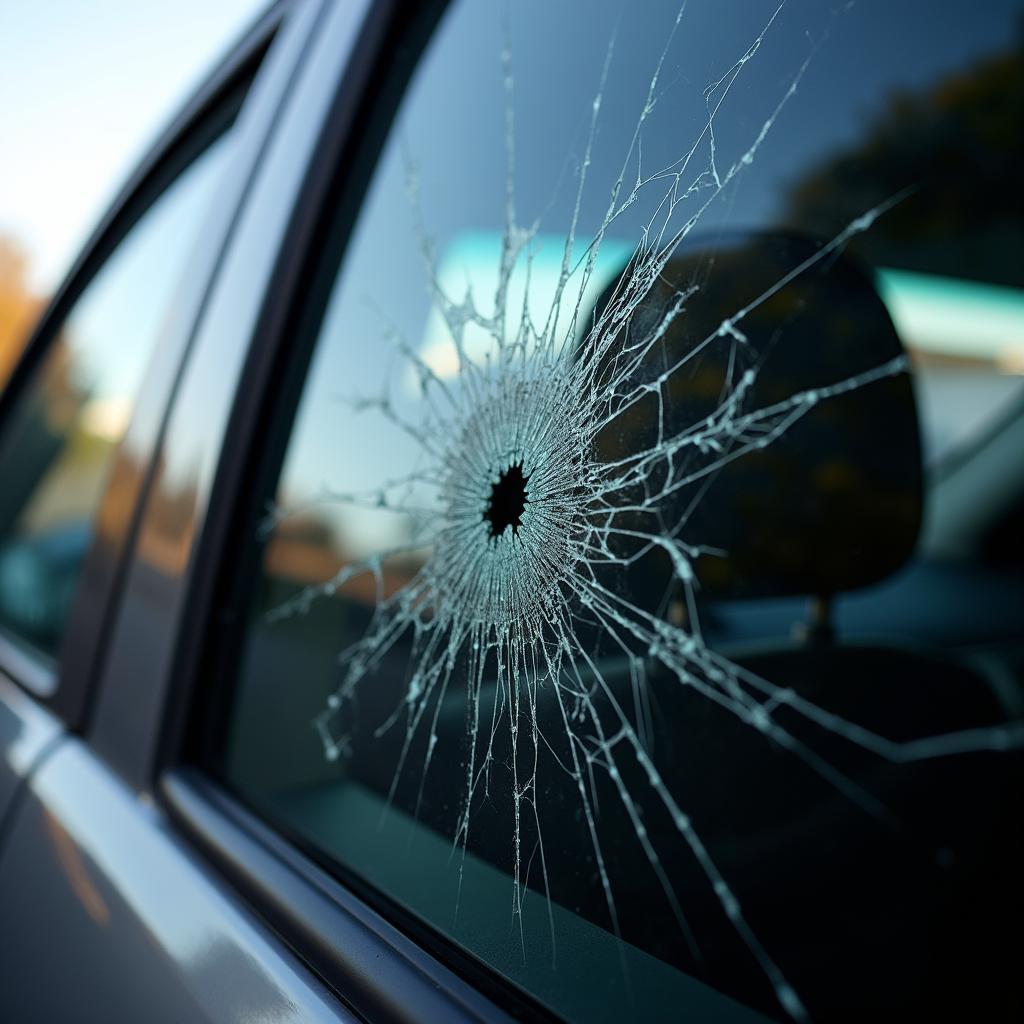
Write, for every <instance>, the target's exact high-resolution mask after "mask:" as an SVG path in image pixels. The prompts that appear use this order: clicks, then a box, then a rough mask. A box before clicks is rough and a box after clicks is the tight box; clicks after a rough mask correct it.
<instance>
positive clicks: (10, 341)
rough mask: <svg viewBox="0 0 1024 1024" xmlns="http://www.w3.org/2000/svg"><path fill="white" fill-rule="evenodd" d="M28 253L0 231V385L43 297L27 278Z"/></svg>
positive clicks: (19, 350) (36, 313)
mask: <svg viewBox="0 0 1024 1024" xmlns="http://www.w3.org/2000/svg"><path fill="white" fill-rule="evenodd" d="M27 270H28V256H27V254H26V253H25V251H24V249H22V248H21V246H20V245H18V243H17V242H15V241H14V240H13V239H12V238H8V237H7V236H5V235H0V388H2V387H3V386H4V384H6V383H7V378H8V377H9V376H10V373H11V370H12V369H13V367H14V363H15V362H16V360H17V358H18V356H19V355H20V354H21V349H22V346H23V345H24V343H25V339H26V336H27V334H28V332H29V330H30V329H31V327H32V324H33V323H34V322H35V319H36V317H37V316H38V315H39V312H40V309H41V307H42V301H41V300H40V299H39V298H38V297H37V296H35V295H33V294H32V291H31V289H30V288H29V286H28V281H27V280H26V276H27V274H26V272H27Z"/></svg>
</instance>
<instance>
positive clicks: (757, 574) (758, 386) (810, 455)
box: [595, 233, 923, 598]
mask: <svg viewBox="0 0 1024 1024" xmlns="http://www.w3.org/2000/svg"><path fill="white" fill-rule="evenodd" d="M819 256H820V258H816V257H819ZM801 267H803V268H804V269H802V270H800V271H799V272H797V273H794V272H795V271H797V270H798V269H799V268H801ZM623 273H624V274H625V273H628V270H627V271H624V272H623ZM790 275H792V276H790ZM620 277H621V275H620ZM617 283H618V280H616V281H613V282H612V284H611V285H610V286H609V288H607V289H606V290H605V292H604V294H603V295H602V296H601V298H600V299H599V300H598V303H597V307H596V309H595V314H597V315H600V312H601V310H602V309H603V308H604V306H605V304H606V303H607V302H608V301H609V298H610V296H611V295H612V293H613V291H614V289H615V287H616V284H617ZM780 283H781V284H780ZM694 287H695V288H696V290H695V291H694V292H693V294H692V296H691V297H690V298H689V299H688V300H687V302H686V306H685V311H684V312H683V313H682V314H681V315H680V316H678V317H676V318H675V320H674V321H673V322H672V324H671V326H670V328H669V330H668V331H667V333H666V335H665V338H664V341H663V342H662V343H659V345H658V346H656V347H655V348H654V349H652V350H651V352H650V353H648V355H647V356H646V359H645V364H644V365H643V366H641V367H639V368H638V369H637V371H636V375H637V377H638V378H639V377H640V376H644V375H649V377H650V379H652V380H653V379H654V378H655V377H656V375H657V374H659V373H661V372H663V371H664V369H665V368H666V367H672V366H675V365H677V364H678V363H679V362H680V360H681V359H682V358H683V357H684V356H685V355H686V354H687V353H691V354H692V355H691V358H690V359H688V360H687V361H686V362H684V363H683V364H682V366H681V367H680V368H679V369H677V370H676V371H675V372H674V373H673V374H672V375H671V377H670V378H669V379H668V381H667V383H666V384H665V385H664V387H663V389H662V395H663V397H664V398H665V399H666V400H667V401H666V402H665V413H664V415H665V419H666V423H665V435H664V436H665V437H673V436H677V435H678V434H679V433H680V432H682V431H684V430H686V429H688V428H690V427H692V426H693V425H694V424H698V423H700V422H701V421H702V420H703V419H704V418H705V417H707V416H709V415H711V414H714V413H715V411H716V410H717V409H719V408H720V407H721V406H722V403H723V401H724V400H725V399H726V398H727V397H728V396H729V395H730V393H732V392H733V391H734V390H735V387H736V382H737V381H738V379H739V377H740V375H742V373H743V372H744V371H745V370H748V369H749V370H752V371H753V384H752V385H751V387H750V388H749V390H748V391H746V392H745V393H744V394H743V397H742V404H741V405H739V406H738V409H737V411H736V415H738V416H742V415H744V414H747V413H751V412H755V411H757V410H766V409H769V408H770V407H772V406H774V405H776V403H786V402H788V401H789V400H791V399H792V398H793V397H794V396H797V395H800V394H801V393H807V392H817V393H818V395H819V397H818V400H817V401H816V402H813V403H809V404H808V406H807V408H806V411H804V412H803V413H802V415H800V416H799V417H796V418H794V419H793V421H792V422H789V423H784V424H783V425H782V427H781V428H780V429H778V430H773V429H768V430H767V431H766V435H765V436H766V437H767V443H766V444H765V446H764V447H763V448H760V449H758V448H751V450H747V451H741V450H742V449H745V448H747V447H748V444H749V440H750V437H751V436H752V435H751V434H750V432H749V431H748V432H746V434H745V435H743V436H741V437H739V438H737V439H735V440H733V441H731V442H730V444H729V445H727V447H726V449H725V451H716V450H710V451H707V452H701V451H700V450H699V449H698V448H694V449H693V450H692V452H691V453H690V454H688V455H687V458H688V460H689V461H688V463H687V470H688V472H690V473H691V474H692V473H693V472H694V471H695V470H700V469H703V468H706V469H708V470H709V472H708V473H707V474H706V475H705V476H699V477H698V479H697V480H696V481H695V482H694V483H693V484H692V485H689V486H687V487H685V488H683V489H681V491H680V492H678V493H677V494H675V495H673V496H672V498H671V499H670V500H671V503H672V504H673V506H674V507H673V508H664V509H662V510H661V515H660V519H661V521H662V523H663V524H664V525H665V528H666V529H669V528H672V526H673V524H677V523H680V522H682V523H683V526H682V528H681V529H680V532H679V534H678V535H679V536H680V537H681V538H682V539H683V540H685V541H687V542H688V543H690V544H694V545H706V546H708V547H712V548H716V549H719V550H720V552H721V554H705V555H702V556H701V557H700V558H699V559H698V560H697V562H696V565H695V568H696V574H697V578H698V580H699V582H700V585H701V589H702V591H703V592H704V593H705V594H706V595H707V596H711V597H716V598H717V597H765V596H781V595H788V594H815V595H822V596H825V595H831V594H835V593H837V592H840V591H845V590H850V589H853V588H855V587H862V586H865V585H867V584H870V583H874V582H876V581H879V580H882V579H884V578H885V577H887V576H889V575H890V574H891V573H893V572H894V571H895V570H896V569H898V568H899V567H900V566H901V565H902V564H903V563H904V562H905V561H906V559H907V558H908V557H909V555H910V554H911V552H912V551H913V548H914V545H915V542H916V538H917V534H918V529H919V527H920V522H921V514H922V498H923V488H922V467H921V447H920V439H919V435H918V423H917V413H916V406H915V402H914V394H913V388H912V383H911V378H910V373H909V367H907V368H903V369H900V370H899V372H889V373H886V374H882V375H879V376H878V378H877V379H870V378H871V377H872V372H873V371H876V370H879V368H882V367H886V366H889V367H890V368H891V367H892V364H893V362H894V361H899V360H900V359H901V357H902V356H903V355H904V350H903V346H902V344H901V342H900V339H899V337H898V336H897V334H896V331H895V328H894V327H893V323H892V320H891V319H890V317H889V314H888V311H887V310H886V308H885V305H884V304H883V302H882V300H881V298H880V297H879V295H878V292H877V291H876V289H875V287H874V284H873V282H872V279H871V277H870V276H869V273H868V272H867V271H865V270H864V269H862V268H861V267H860V265H859V264H857V263H856V262H855V261H854V260H853V259H852V258H851V257H849V256H846V255H842V254H840V253H837V252H832V253H828V254H826V255H821V243H819V242H816V241H813V240H811V239H808V238H804V237H799V236H794V235H777V234H756V233H743V234H740V233H736V234H727V235H716V236H715V237H714V238H713V240H707V239H705V240H704V241H703V242H701V241H699V240H688V241H687V243H686V244H685V246H684V247H683V248H681V249H680V251H679V253H678V254H677V255H676V256H675V257H674V258H673V259H672V260H671V261H670V263H669V264H668V266H667V267H666V269H665V272H664V273H663V274H662V276H661V279H660V280H659V282H658V283H657V284H656V285H655V286H654V287H653V288H652V289H651V291H650V292H649V293H648V295H647V296H646V298H645V300H644V304H643V307H642V308H641V309H638V310H637V312H636V313H635V314H634V317H633V323H632V324H631V326H629V327H627V328H625V330H624V332H623V334H624V335H625V334H626V332H629V331H640V330H643V329H644V327H643V326H642V325H643V324H644V323H646V324H648V325H649V324H650V323H651V322H652V318H657V317H658V316H659V315H660V311H661V310H663V309H667V308H669V306H670V304H671V303H672V302H674V301H677V297H678V295H679V294H680V293H683V292H686V291H687V290H688V289H691V288H694ZM762 297H763V299H762V301H759V302H757V300H758V299H759V298H762ZM753 303H756V304H755V305H754V306H753V308H752V309H750V311H749V312H748V313H746V314H745V315H744V316H743V317H742V318H740V319H738V320H736V322H735V324H734V330H733V331H729V330H721V331H720V330H719V329H720V327H721V325H722V324H723V322H725V321H727V320H729V319H731V318H733V317H735V316H736V314H737V313H738V312H739V311H740V310H743V309H745V308H746V307H748V306H750V305H751V304H753ZM716 332H717V333H716ZM709 337H713V340H712V341H711V342H709V343H707V344H705V345H704V346H703V347H702V348H700V347H699V346H701V344H702V343H703V342H705V339H708V338H709ZM626 340H627V339H626V338H625V337H624V338H623V343H625V342H626ZM858 378H860V379H861V380H860V382H859V383H858V382H857V381H858ZM865 381H869V382H865ZM844 384H845V385H847V389H846V390H844V389H843V385H844ZM854 385H856V386H854ZM657 418H658V403H657V401H656V400H653V399H652V400H650V401H647V400H645V402H644V403H642V404H641V406H638V407H637V408H636V410H633V411H632V412H630V413H629V414H627V415H624V416H621V417H619V419H617V420H616V421H614V422H613V423H612V424H610V426H609V427H607V428H606V429H605V430H604V432H603V433H601V434H600V435H599V436H598V439H597V449H598V455H599V457H600V458H601V459H603V460H607V461H611V460H615V459H620V458H623V457H624V456H627V455H628V454H629V453H630V452H636V451H638V450H640V449H641V446H642V447H650V446H652V445H654V444H656V443H657V438H658V434H657ZM765 422H776V421H775V420H772V419H771V418H768V419H766V421H765ZM726 456H729V457H726ZM647 529H650V527H649V526H648V527H647ZM661 561H662V562H664V559H661ZM665 568H666V567H665V566H664V565H663V566H662V567H661V568H660V569H658V568H655V567H652V566H648V567H647V568H646V569H644V568H639V569H638V573H637V575H636V576H635V577H634V580H633V582H632V586H633V587H634V588H636V587H642V588H643V589H644V590H645V591H647V592H648V594H650V591H651V588H652V587H653V588H655V589H661V590H662V591H664V589H665V587H666V586H668V581H667V578H668V577H671V572H668V573H666V572H665ZM652 573H653V574H654V575H653V576H652V575H651V574H652ZM651 596H653V595H651ZM662 596H663V595H662Z"/></svg>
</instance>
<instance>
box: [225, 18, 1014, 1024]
mask: <svg viewBox="0 0 1024 1024" xmlns="http://www.w3.org/2000/svg"><path fill="white" fill-rule="evenodd" d="M941 6H942V13H941V16H938V14H937V12H936V9H935V5H934V4H932V3H930V2H926V0H907V2H905V3H902V4H898V5H892V4H882V3H874V2H866V3H858V4H852V5H835V4H821V3H818V2H816V0H794V2H791V3H787V4H785V5H784V6H782V7H778V5H777V4H775V3H770V4H767V5H766V4H761V3H748V2H739V0H736V2H733V0H729V2H720V0H690V2H689V3H681V2H680V0H656V2H655V0H652V2H651V3H649V4H644V5H643V16H642V17H640V16H634V14H633V12H632V11H631V9H630V7H629V5H628V4H626V5H621V4H617V3H613V4H592V3H589V2H585V0H570V2H565V3H558V4H551V3H547V2H541V0H524V2H522V3H516V4H511V5H507V4H501V3H491V2H489V0H460V2H456V3H454V4H452V5H451V6H450V8H448V9H447V10H446V12H445V14H444V16H443V17H442V18H441V20H440V22H439V24H438V27H437V28H436V31H435V32H434V34H433V36H432V38H431V39H430V41H429V42H428V44H427V45H426V48H425V50H424V51H423V53H422V56H421V58H420V60H419V62H418V63H417V65H416V67H415V70H414V73H413V75H412V77H411V79H410V83H409V85H408V87H407V90H406V93H405V98H404V100H403V102H402V104H401V106H400V107H399V110H398V113H397V115H396V117H395V119H394V122H393V124H392V126H391V130H390V134H389V135H388V136H387V138H386V140H385V142H384V144H383V148H382V151H381V155H380V157H379V161H378V162H377V164H376V169H375V171H374V173H373V174H372V176H371V179H370V183H369V187H368V191H367V194H366V198H365V201H364V204H363V207H362V210H361V213H360V217H359V219H358V221H357V223H356V225H355V227H354V230H353V231H352V233H351V235H350V236H349V237H348V239H347V244H346V247H345V249H344V251H343V252H341V251H338V250H333V251H328V252H327V253H326V254H323V255H322V259H323V264H322V266H321V268H320V269H321V270H322V271H323V272H324V275H323V276H324V277H325V278H326V279H328V280H330V281H332V284H331V286H330V289H329V294H327V295H326V296H325V297H323V298H317V295H318V294H319V293H318V292H316V290H315V289H314V290H313V292H312V294H311V296H310V298H309V302H308V304H307V306H306V308H305V310H304V315H305V316H306V317H307V320H308V322H309V323H310V324H311V325H312V326H310V327H309V328H308V329H306V330H300V331H298V332H297V335H292V336H290V337H289V338H288V350H289V353H290V356H289V358H293V359H294V360H295V363H293V365H292V366H291V367H290V368H289V373H287V374H284V375H282V378H281V380H280V381H279V382H276V386H275V389H274V395H273V396H272V397H271V398H270V402H271V403H272V406H273V408H272V411H271V412H270V413H269V414H268V415H269V419H268V422H269V424H270V426H269V428H268V431H269V433H268V436H269V439H270V440H269V442H268V443H267V444H265V445H261V446H260V451H259V452H257V453H254V458H256V459H257V460H259V462H260V463H261V467H260V470H259V472H256V473H254V474H253V478H259V475H260V472H262V475H263V476H262V478H263V479H264V480H266V481H267V485H266V487H264V488H263V489H262V490H261V491H260V492H259V493H256V494H253V495H252V496H251V498H250V499H247V500H248V501H250V507H249V508H248V510H247V513H246V517H245V519H244V522H243V524H242V529H241V530H240V531H239V534H238V536H240V537H241V538H242V540H241V542H240V543H241V544H242V546H243V547H244V548H245V549H246V552H247V554H246V555H245V557H243V558H241V559H240V567H239V568H237V570H235V569H232V572H237V578H236V579H235V582H234V589H233V591H232V593H235V594H237V595H238V596H237V598H236V600H237V602H238V606H237V607H233V608H230V609H221V611H223V612H224V614H223V615H218V617H217V620H216V621H217V622H218V623H234V622H241V623H242V626H241V627H240V633H239V634H238V635H233V636H232V640H231V642H230V643H229V642H227V641H225V640H224V639H223V637H219V638H218V639H219V642H223V644H224V648H223V649H224V650H226V651H228V654H227V656H226V657H227V659H230V660H231V662H232V664H231V665H230V669H229V671H230V676H231V679H232V681H233V684H234V685H233V689H232V691H231V694H230V698H229V699H227V707H226V708H218V709H217V711H218V712H220V711H224V712H225V713H224V714H223V715H221V714H219V713H218V714H216V715H211V716H210V720H211V721H213V720H216V721H217V723H222V722H224V723H226V724H225V725H224V727H223V729H221V730H220V732H219V733H218V734H217V735H216V736H215V737H214V741H213V742H214V749H213V752H212V755H211V765H212V767H213V768H214V770H216V772H217V773H218V774H219V777H220V778H221V779H222V780H223V781H224V782H225V783H226V785H227V786H228V787H229V788H231V789H232V790H233V791H234V792H235V793H236V794H239V795H240V796H241V798H242V799H244V800H245V801H246V802H247V803H248V804H249V805H250V806H252V807H254V808H255V809H256V810H257V811H258V812H259V813H260V814H261V815H263V816H265V817H266V818H267V819H268V820H270V821H271V822H272V823H274V824H275V825H276V826H277V827H279V828H280V829H281V830H282V831H283V832H285V833H286V834H287V835H289V836H291V837H292V838H294V839H296V840H297V841H300V842H301V844H302V845H303V847H304V848H305V849H307V850H308V849H310V848H312V849H313V850H315V851H316V853H317V856H318V857H319V859H320V860H321V862H323V863H326V864H328V865H332V866H333V868H334V869H335V870H336V871H337V872H338V874H339V876H340V877H341V878H343V879H346V880H348V881H350V882H351V881H353V880H355V882H356V883H357V884H358V885H359V886H360V892H362V893H368V894H369V898H371V899H373V900H374V901H376V904H377V905H378V906H379V907H380V908H382V910H383V911H384V912H385V913H395V914H396V917H398V918H399V919H402V920H408V919H409V916H410V915H412V916H415V917H416V918H418V919H420V921H422V922H426V924H427V925H429V928H430V929H432V933H431V934H433V935H434V936H435V940H434V941H435V945H434V946H433V948H435V949H439V950H441V951H442V955H444V953H445V951H449V952H450V951H452V950H454V949H456V948H457V949H458V956H457V957H456V956H453V957H452V959H453V962H458V963H462V964H466V963H467V961H468V962H470V963H476V964H480V963H482V964H484V965H486V968H487V969H488V970H489V971H490V972H492V974H493V975H495V976H497V977H498V978H500V979H503V981H502V984H507V985H510V986H515V987H517V988H518V989H519V990H521V991H525V992H526V993H528V994H529V995H530V996H531V997H532V998H533V999H535V1000H537V1001H539V1002H540V1003H542V1004H544V1005H545V1006H546V1007H548V1008H549V1009H551V1010H552V1011H553V1012H555V1013H556V1014H558V1015H559V1016H561V1017H563V1018H565V1019H569V1020H573V1021H623V1020H645V1021H674V1020H679V1019H687V1018H690V1017H692V1018H693V1019H700V1020H712V1019H713V1020H743V1019H752V1015H753V1013H754V1012H755V1011H756V1012H758V1013H761V1014H766V1015H768V1016H769V1017H771V1018H776V1019H796V1020H804V1019H809V1018H810V1019H820V1020H851V1019H873V1018H877V1017H888V1016H890V1015H891V1014H892V1013H894V1012H896V1013H898V1014H899V1015H901V1016H905V1017H907V1018H915V1019H917V1018H920V1019H940V1018H946V1017H948V1016H949V1015H953V1016H959V1017H963V1018H973V1017H979V1016H980V1017H985V1018H987V1019H1003V1018H1006V1017H1009V1016H1012V1013H1011V1012H1009V1011H1008V1008H1009V1007H1011V1006H1012V1005H1019V994H1018V992H1017V988H1018V983H1017V980H1016V979H1017V975H1018V969H1017V965H1016V964H1015V962H1014V959H1013V955H1012V953H1010V952H1009V951H1008V950H1007V948H1006V945H1005V940H1003V939H1001V938H1000V935H1001V934H1003V932H1002V928H1001V925H1000V915H1001V913H1002V911H1001V910H1000V909H999V908H1000V907H1006V906H1009V905H1010V902H1011V900H1014V899H1019V897H1020V895H1021V883H1020V860H1019V858H1020V856H1021V839H1020V831H1019V828H1018V827H1017V823H1018V822H1019V814H1020V807H1021V800H1022V786H1021V773H1022V768H1021V749H1020V748H1021V745H1022V742H1024V727H1022V724H1021V719H1020V715H1021V708H1022V707H1024V696H1022V695H1024V685H1022V678H1021V668H1020V660H1019V649H1020V641H1021V621H1020V610H1021V608H1022V607H1024V577H1022V575H1021V573H1020V571H1019V570H1013V569H1012V567H1010V566H1008V565H1006V564H1000V565H995V566H994V565H992V564H989V563H986V562H984V561H983V560H982V559H981V558H980V557H978V558H977V559H975V560H973V561H971V560H968V561H967V562H965V563H964V564H958V565H949V564H946V563H940V562H939V561H938V560H936V559H934V558H933V557H932V556H931V554H930V552H929V551H928V550H927V549H925V548H924V547H923V546H922V544H921V543H920V541H919V537H920V535H921V523H922V519H923V516H924V514H925V511H926V510H927V512H928V514H929V515H939V516H941V515H943V514H944V510H943V508H942V507H940V505H939V504H937V503H936V501H935V499H934V494H933V490H932V483H931V477H930V475H929V471H928V469H929V465H930V464H932V463H931V461H930V460H934V459H935V458H936V457H937V454H938V453H940V452H941V450H943V449H948V448H949V447H950V446H953V447H956V446H958V445H967V448H966V449H961V454H962V457H968V456H967V455H963V452H965V451H967V452H969V449H970V445H969V443H968V440H969V438H970V436H971V435H972V434H976V432H977V431H983V430H988V429H992V428H993V424H994V423H995V421H996V420H998V418H999V416H1006V415H1008V414H1009V413H1010V412H1012V411H1013V409H1014V407H1015V403H1016V409H1017V414H1018V415H1022V414H1024V413H1022V412H1021V409H1020V398H1021V386H1020V385H1021V381H1022V378H1021V377H1020V375H1019V373H1018V372H1016V371H1014V370H1013V365H1014V363H1013V358H1014V355H1013V353H1014V352H1015V351H1016V349H1015V348H1014V346H1015V345H1018V344H1019V337H1020V335H1019V326H1020V323H1021V321H1020V311H1021V308H1022V307H1021V301H1022V296H1024V263H1022V262H1021V261H1020V259H1019V254H1020V252H1021V251H1022V245H1024V221H1022V220H1021V217H1020V209H1019V202H1017V201H1016V199H1014V198H1013V197H1017V196H1019V185H1018V184H1017V182H1016V179H1015V177H1014V175H1015V174H1016V173H1017V168H1018V167H1019V161H1017V159H1016V157H1015V156H1014V154H1015V153H1019V147H1020V132H1021V121H1020V118H1019V116H1018V115H1019V110H1018V108H1017V106H1015V105H1014V104H1017V105H1018V106H1019V97H1020V88H1019V87H1020V82H1021V75H1022V64H1021V49H1020V39H1021V36H1020V26H1021V24H1024V22H1022V21H1021V14H1022V7H1021V4H1020V3H1010V2H1002V0H999V2H996V0H991V2H989V0H981V2H979V3H976V4H972V5H970V6H969V7H963V8H962V9H961V8H959V7H958V6H957V5H955V4H953V5H950V4H946V5H941ZM908 38H913V40H914V45H913V55H912V59H911V55H910V54H909V53H908V49H907V47H906V45H905V40H906V39H908ZM1014 83H1015V84H1014ZM1014 90H1016V91H1014ZM1013 97H1017V99H1016V100H1015V99H1013ZM371 134H372V133H371ZM1014 203H1016V205H1013V204H1014ZM326 215H327V216H329V215H330V214H329V212H328V214H326ZM339 231H340V228H339ZM1015 254H1016V255H1015ZM332 275H333V276H332ZM314 277H315V275H314ZM325 291H326V289H325ZM299 362H302V365H298V363H299ZM296 381H297V382H298V383H295V382H296ZM940 393H941V394H942V395H943V396H944V397H942V398H941V399H940V398H938V397H937V396H939V395H940ZM950 396H955V398H953V397H950ZM994 411H997V412H998V415H995V414H994ZM943 417H945V418H943ZM986 421H987V422H986ZM977 470H978V472H979V473H985V472H989V473H996V472H998V473H1002V472H1003V469H1002V468H998V467H991V466H989V467H986V465H985V464H984V463H983V462H979V463H978V465H977ZM1014 486H1016V487H1017V488H1018V491H1017V493H1021V489H1022V488H1024V479H1022V478H1021V477H1020V476H1018V478H1017V480H1016V482H1015V484H1014ZM980 512H981V510H979V514H980ZM990 514H991V515H993V516H996V515H997V510H996V509H995V506H993V508H992V510H991V512H990ZM235 641H237V643H236V642H235ZM421 934H422V933H421ZM467 951H468V953H469V954H470V956H469V957H467V956H465V952H467ZM492 980H493V979H492ZM499 990H500V986H499ZM897 1007H898V1008H899V1010H896V1009H895V1008H897ZM748 1008H750V1009H748Z"/></svg>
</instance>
